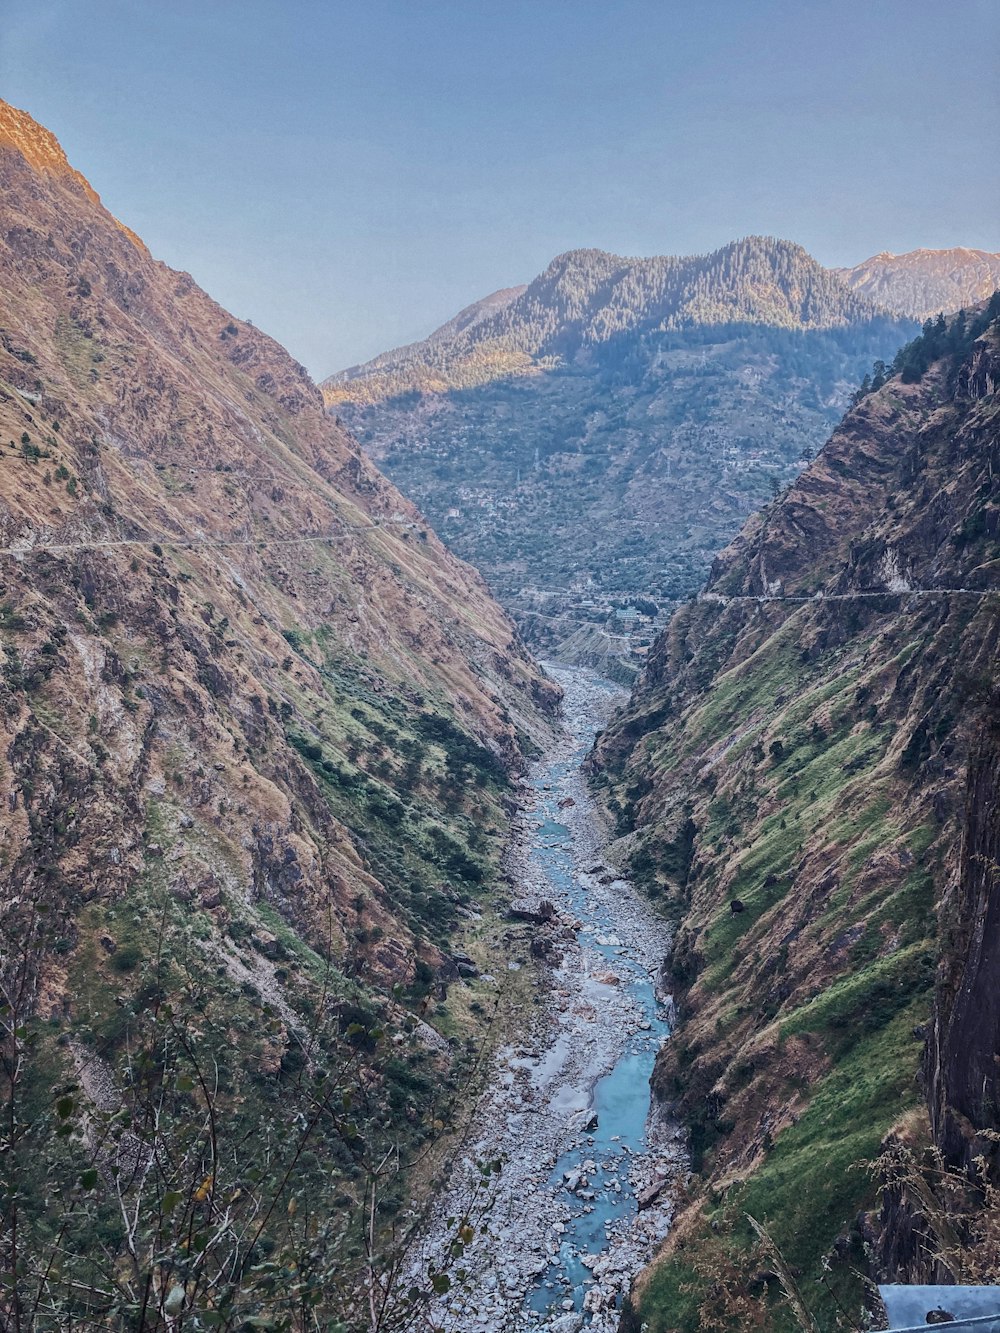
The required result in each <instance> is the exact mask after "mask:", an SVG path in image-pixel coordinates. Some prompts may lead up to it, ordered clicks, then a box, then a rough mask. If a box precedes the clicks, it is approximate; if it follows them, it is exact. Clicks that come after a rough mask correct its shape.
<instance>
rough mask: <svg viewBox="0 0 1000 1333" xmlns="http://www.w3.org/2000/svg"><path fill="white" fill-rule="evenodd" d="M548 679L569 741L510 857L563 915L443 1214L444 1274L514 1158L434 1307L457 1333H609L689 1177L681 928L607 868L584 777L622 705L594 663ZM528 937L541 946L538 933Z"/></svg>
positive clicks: (520, 880)
mask: <svg viewBox="0 0 1000 1333" xmlns="http://www.w3.org/2000/svg"><path fill="white" fill-rule="evenodd" d="M546 667H547V670H548V671H549V673H550V675H551V676H552V677H553V678H554V679H555V680H557V681H558V682H559V684H560V685H561V686H562V687H563V689H564V691H565V699H564V704H563V720H564V725H565V734H564V737H563V739H562V740H561V741H559V742H557V743H556V744H555V745H554V746H553V747H552V748H551V750H550V751H549V752H548V753H547V754H546V755H545V756H544V757H543V758H542V759H541V760H539V761H538V762H537V763H536V764H535V765H534V766H533V767H532V770H531V772H530V773H529V775H528V776H527V777H526V778H525V779H524V780H523V785H524V801H523V804H522V810H521V813H520V816H519V818H518V819H517V821H516V823H515V828H514V836H513V840H512V845H511V848H510V852H509V860H508V873H509V875H510V878H511V880H512V882H513V884H514V890H515V891H514V895H513V896H514V898H515V899H517V900H520V901H521V902H522V903H524V904H527V905H536V906H537V905H538V904H539V903H540V902H542V901H547V902H549V903H551V904H552V905H553V907H554V908H555V916H554V917H553V918H552V919H551V920H549V921H548V922H546V923H545V925H544V931H543V933H544V935H545V938H546V940H547V941H549V942H550V952H549V954H548V957H547V960H546V962H545V963H543V964H542V965H541V968H540V970H541V974H542V979H541V983H540V984H541V985H542V986H543V987H544V1003H542V1004H541V1005H538V1006H537V1007H536V1013H535V1015H534V1016H533V1018H532V1020H531V1023H530V1025H526V1027H525V1029H524V1030H523V1031H520V1032H519V1033H518V1034H517V1037H516V1039H512V1040H510V1041H509V1042H506V1043H501V1045H500V1046H499V1049H498V1050H497V1051H496V1053H495V1056H494V1058H493V1062H492V1067H491V1069H490V1071H489V1073H488V1075H487V1082H486V1091H485V1093H484V1095H483V1098H482V1100H481V1101H480V1103H479V1105H478V1107H477V1110H476V1113H475V1119H474V1123H473V1126H472V1129H471V1132H470V1134H469V1137H468V1140H467V1142H466V1146H465V1149H464V1155H463V1157H462V1160H461V1161H460V1162H458V1163H457V1164H456V1166H455V1168H454V1170H453V1172H452V1176H451V1181H450V1185H449V1188H448V1190H447V1191H446V1193H445V1196H444V1197H443V1198H442V1199H441V1200H440V1202H439V1204H438V1207H437V1209H436V1210H435V1217H436V1224H435V1225H433V1226H432V1228H431V1234H430V1236H429V1238H428V1241H427V1248H426V1249H425V1258H429V1259H430V1260H431V1261H432V1262H433V1259H434V1256H435V1253H437V1254H440V1252H441V1246H442V1244H443V1238H444V1237H445V1236H447V1235H450V1234H451V1232H450V1231H449V1227H448V1221H447V1219H448V1218H449V1217H454V1216H455V1215H456V1214H457V1215H459V1216H461V1215H462V1214H463V1213H464V1212H465V1210H466V1205H467V1200H468V1199H469V1197H470V1192H471V1190H472V1188H473V1183H474V1181H475V1180H476V1178H477V1176H478V1166H477V1163H479V1162H482V1161H484V1160H497V1159H499V1160H500V1161H501V1162H502V1163H503V1166H502V1169H501V1171H500V1173H499V1175H498V1177H497V1178H496V1183H495V1185H494V1186H493V1190H494V1193H493V1196H492V1198H491V1202H490V1206H489V1208H488V1210H487V1212H486V1213H485V1214H484V1215H483V1216H482V1217H481V1218H479V1219H478V1220H477V1223H476V1225H477V1235H476V1237H475V1239H474V1240H473V1241H472V1242H471V1244H470V1245H469V1246H468V1247H467V1249H466V1253H465V1255H464V1256H463V1259H462V1265H463V1267H464V1269H465V1272H466V1275H467V1276H466V1278H465V1280H464V1281H461V1282H456V1283H455V1284H454V1285H453V1286H452V1289H451V1291H450V1292H449V1293H448V1294H447V1295H446V1296H444V1297H442V1298H440V1299H439V1300H438V1301H437V1302H436V1303H435V1309H434V1312H433V1313H434V1319H435V1321H436V1322H437V1324H438V1325H439V1326H440V1327H441V1328H442V1329H444V1330H449V1331H451V1333H500V1331H501V1330H504V1331H505V1333H507V1331H510V1330H519V1329H547V1330H556V1333H577V1330H579V1329H582V1328H585V1327H586V1328H588V1329H591V1330H592V1331H593V1333H612V1330H614V1329H616V1328H617V1326H618V1321H619V1317H620V1310H621V1304H622V1300H623V1298H624V1296H625V1294H626V1293H627V1292H628V1290H629V1287H630V1285H631V1281H632V1278H633V1277H634V1276H635V1274H636V1273H637V1272H638V1271H639V1270H640V1269H641V1268H642V1267H643V1266H644V1265H645V1264H646V1263H647V1262H648V1261H649V1260H650V1259H651V1257H652V1255H653V1254H654V1253H655V1250H656V1248H657V1247H658V1245H659V1243H660V1242H661V1241H662V1239H663V1237H664V1236H665V1235H666V1232H667V1230H668V1228H669V1224H670V1219H671V1213H672V1205H673V1195H674V1188H673V1187H674V1185H675V1184H676V1183H677V1182H678V1181H679V1180H680V1179H681V1178H682V1176H683V1173H684V1153H683V1142H682V1135H681V1133H680V1132H679V1131H678V1130H677V1129H676V1128H675V1127H674V1126H672V1125H670V1124H668V1123H666V1122H665V1121H664V1119H663V1118H662V1116H661V1114H660V1113H659V1112H658V1110H657V1108H656V1107H654V1106H651V1102H650V1089H649V1078H650V1074H651V1073H652V1069H653V1062H654V1060H655V1057H656V1053H657V1051H658V1049H659V1047H660V1045H661V1044H662V1042H664V1041H666V1040H667V1038H668V1034H669V1026H670V1019H671V1015H672V1004H671V1001H670V997H669V996H668V995H667V994H665V993H664V992H663V990H662V989H661V986H660V969H661V966H662V963H663V958H664V955H665V953H666V949H667V946H668V944H669V929H668V927H667V925H666V923H665V922H664V920H663V918H662V917H660V916H658V914H657V913H656V912H655V911H654V910H653V908H652V907H651V906H650V904H649V903H648V901H647V900H646V899H644V898H643V897H642V896H641V895H640V894H639V893H638V892H637V891H636V890H635V889H634V888H633V887H632V885H631V884H630V883H629V882H628V881H627V880H625V879H622V878H621V877H620V876H618V875H617V873H616V872H615V871H614V870H613V869H612V868H611V867H610V866H609V865H608V864H607V863H606V862H605V861H604V859H603V858H602V855H601V847H602V844H603V842H604V837H605V835H604V831H603V827H602V823H601V819H600V816H599V814H598V811H597V809H596V808H595V805H594V802H593V800H592V799H591V797H590V794H589V792H588V790H587V785H586V782H585V781H584V778H583V776H582V773H581V764H582V762H583V760H584V759H585V757H586V755H587V753H588V752H589V750H590V747H591V745H592V744H593V739H594V736H595V734H596V732H597V731H598V730H599V729H600V728H601V727H602V726H603V725H604V723H605V722H606V720H607V718H608V716H609V715H610V713H611V712H612V711H613V710H614V708H615V707H616V706H617V705H618V704H619V703H621V702H622V701H623V699H624V697H625V692H624V691H623V690H621V689H620V688H619V687H618V686H615V685H612V684H610V683H609V682H607V681H605V680H602V679H601V678H600V677H599V676H596V675H595V674H594V673H593V672H590V671H587V670H586V669H584V668H580V667H563V666H558V665H552V664H546ZM546 910H547V909H546ZM520 929H523V930H524V931H525V943H526V945H527V946H528V947H530V938H531V937H532V936H533V932H538V931H539V929H540V927H538V926H537V925H536V926H532V925H531V924H528V925H526V926H523V927H520ZM552 941H554V945H552V943H551V942H552ZM515 952H516V949H515ZM519 966H520V964H519V963H518V962H517V961H516V960H513V959H512V960H511V961H510V962H509V963H505V962H499V961H498V963H497V968H498V969H499V968H506V967H510V968H511V969H516V968H518V967H519ZM495 980H496V982H497V984H499V985H502V984H503V977H502V976H500V975H498V976H497V977H496V978H495ZM640 1202H641V1204H642V1207H641V1208H640Z"/></svg>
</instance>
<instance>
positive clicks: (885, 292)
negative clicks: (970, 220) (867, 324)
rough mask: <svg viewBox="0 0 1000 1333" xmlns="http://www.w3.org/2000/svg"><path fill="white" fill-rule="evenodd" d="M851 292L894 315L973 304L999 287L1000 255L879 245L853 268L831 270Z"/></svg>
mask: <svg viewBox="0 0 1000 1333" xmlns="http://www.w3.org/2000/svg"><path fill="white" fill-rule="evenodd" d="M831 271H832V272H833V273H834V274H836V276H837V277H839V278H842V279H843V280H844V282H845V283H846V284H847V285H848V287H850V288H851V290H852V291H854V292H859V293H860V294H861V295H862V296H867V297H868V298H869V299H870V300H872V301H874V302H876V304H878V305H880V306H883V307H884V308H885V309H886V310H891V311H893V312H894V313H895V314H897V315H905V316H910V317H911V318H916V319H921V320H923V319H930V318H931V317H932V316H934V315H936V314H938V313H939V312H940V311H944V312H945V313H954V312H955V311H957V310H960V309H961V308H962V307H963V306H973V305H976V304H977V303H979V302H981V301H985V300H988V299H989V297H990V296H991V295H992V294H993V292H995V291H996V289H997V288H998V287H1000V254H990V253H989V252H988V251H986V250H968V249H966V248H965V247H964V246H956V247H955V248H954V249H951V250H911V251H909V252H908V253H907V254H905V255H894V254H890V253H889V251H888V250H883V251H882V253H881V254H877V255H873V256H872V257H871V259H866V260H865V261H864V263H862V264H855V266H854V268H835V269H833V270H831Z"/></svg>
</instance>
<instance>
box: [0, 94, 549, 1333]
mask: <svg viewBox="0 0 1000 1333" xmlns="http://www.w3.org/2000/svg"><path fill="white" fill-rule="evenodd" d="M0 189H2V195H3V209H4V228H3V231H2V234H0V585H2V586H0V646H2V651H0V801H2V803H3V808H4V811H5V818H4V821H3V826H2V828H0V859H2V866H3V876H2V885H0V1057H2V1065H0V1096H2V1101H3V1105H4V1113H3V1125H4V1129H3V1147H4V1151H3V1154H2V1156H3V1166H2V1168H0V1169H2V1171H3V1173H4V1174H3V1189H2V1190H0V1193H2V1201H0V1209H2V1217H0V1221H2V1226H0V1261H2V1262H0V1267H2V1269H3V1271H4V1273H5V1284H4V1286H3V1288H2V1289H0V1323H2V1324H3V1326H4V1327H9V1328H27V1327H31V1328H36V1329H43V1328H64V1327H68V1326H69V1324H70V1323H72V1324H73V1325H74V1326H75V1325H76V1324H77V1322H78V1321H79V1322H80V1323H81V1326H83V1325H86V1326H90V1327H93V1326H99V1327H101V1328H108V1329H113V1328H132V1327H138V1326H141V1327H143V1328H153V1327H156V1328H160V1327H165V1326H166V1321H167V1320H168V1319H170V1320H174V1319H175V1317H176V1316H177V1315H178V1313H179V1312H180V1311H182V1310H191V1311H195V1310H196V1311H197V1312H198V1319H199V1321H200V1322H199V1323H198V1325H197V1326H198V1327H210V1326H211V1327H226V1328H236V1327H246V1326H248V1325H246V1324H245V1320H247V1319H250V1320H251V1322H253V1321H254V1320H261V1321H264V1322H262V1323H259V1324H255V1325H254V1326H266V1327H272V1326H273V1327H290V1326H291V1325H290V1324H289V1323H288V1320H290V1319H292V1315H291V1314H290V1313H289V1311H290V1310H291V1309H293V1308H294V1310H295V1311H297V1313H296V1314H295V1316H294V1317H295V1318H296V1319H298V1318H299V1317H300V1316H301V1317H302V1318H304V1317H305V1316H304V1315H303V1314H302V1311H304V1310H308V1311H310V1312H312V1313H311V1314H310V1318H313V1317H315V1318H321V1319H323V1320H324V1321H326V1322H329V1321H330V1320H335V1318H336V1317H337V1316H338V1314H339V1313H341V1312H342V1308H345V1306H346V1304H349V1302H350V1300H351V1299H353V1295H352V1293H353V1292H354V1288H353V1286H352V1283H353V1280H354V1277H355V1276H356V1274H357V1272H358V1271H360V1270H359V1267H358V1266H359V1265H360V1264H361V1263H362V1259H363V1257H364V1250H363V1247H362V1240H361V1238H362V1235H363V1236H364V1241H365V1244H367V1245H368V1246H369V1248H370V1247H371V1246H372V1245H373V1244H374V1245H376V1246H378V1245H381V1243H382V1240H383V1238H384V1236H385V1234H386V1229H387V1228H391V1227H392V1225H393V1222H392V1219H393V1218H394V1217H395V1215H396V1212H397V1211H398V1209H399V1207H400V1201H401V1198H402V1197H403V1195H404V1193H405V1188H406V1185H407V1183H408V1180H406V1179H404V1174H403V1173H402V1172H401V1171H400V1169H399V1168H400V1165H401V1164H402V1165H404V1166H405V1164H406V1162H407V1160H408V1157H407V1154H408V1153H412V1152H414V1151H416V1149H417V1148H418V1147H419V1146H420V1145H421V1144H422V1143H423V1142H424V1141H425V1140H426V1138H427V1137H428V1135H429V1134H430V1135H433V1132H434V1131H433V1130H432V1129H431V1128H429V1126H430V1125H432V1124H433V1122H434V1121H435V1120H441V1119H443V1118H444V1119H446V1118H447V1111H446V1109H445V1105H444V1103H445V1102H446V1101H447V1099H448V1098H449V1097H451V1096H452V1093H453V1092H454V1089H455V1088H456V1087H458V1086H459V1082H460V1080H461V1078H462V1077H463V1074H462V1070H463V1062H465V1061H466V1053H465V1046H464V1044H463V1040H462V1038H463V1037H464V1036H469V1037H470V1039H474V1037H475V1034H476V1032H477V1031H479V1030H481V1028H482V1026H483V1023H484V1022H485V1010H483V1009H482V1008H481V1006H479V1005H478V1002H476V1001H475V996H474V993H473V991H472V990H470V989H469V988H468V987H464V986H463V987H461V988H460V989H461V995H460V996H458V997H457V998H456V997H452V999H451V1000H449V998H448V987H449V984H450V983H451V982H452V981H454V980H455V979H456V978H457V977H458V975H459V967H458V964H456V962H455V960H454V958H453V957H452V953H453V951H454V950H455V949H456V947H457V946H458V943H459V933H460V930H462V929H466V928H467V927H468V926H469V925H470V923H471V922H472V921H473V919H474V916H475V913H474V910H473V904H479V905H480V906H483V905H484V904H485V902H486V900H487V897H488V893H489V889H490V886H491V885H492V884H493V882H494V880H495V877H496V871H497V862H498V857H499V850H500V847H501V846H502V841H503V834H504V831H505V829H506V824H507V813H508V806H509V805H510V803H511V796H510V792H509V780H510V775H511V773H512V772H514V771H516V770H517V769H518V767H519V766H520V765H521V763H522V761H523V757H524V755H525V753H526V751H530V749H531V748H532V744H533V742H532V739H531V738H532V735H540V734H543V733H544V730H545V727H546V726H547V720H546V719H547V717H548V715H549V714H551V712H552V710H553V708H554V706H555V703H556V700H557V697H558V690H557V689H556V687H555V686H554V685H552V683H551V682H549V681H547V680H546V679H544V678H543V677H542V676H541V674H540V672H539V670H538V669H537V667H536V666H535V665H534V663H533V662H532V660H531V659H530V658H529V656H528V655H527V653H526V652H525V650H524V648H523V646H522V644H521V642H520V640H519V638H518V636H517V634H516V632H515V630H514V627H513V625H512V624H511V623H510V622H509V621H508V619H507V618H506V616H505V615H504V613H503V612H502V611H501V610H500V608H499V607H498V606H497V605H496V603H495V602H494V601H493V600H492V599H491V597H490V595H489V593H488V592H487V590H486V587H485V585H484V584H483V582H482V580H481V578H480V577H479V576H478V575H477V574H476V573H475V572H474V571H472V570H471V569H469V568H468V567H466V566H464V565H462V564H461V563H460V562H459V561H458V560H456V559H455V558H454V557H452V556H451V555H449V554H448V553H447V552H446V551H445V549H444V548H443V547H442V546H441V544H440V543H439V542H438V541H437V539H436V538H435V537H434V535H433V534H432V533H431V532H430V531H429V530H428V528H427V527H426V525H425V523H424V521H423V520H422V518H421V516H420V515H419V513H418V512H417V511H416V510H415V509H414V507H413V506H412V505H411V504H410V503H409V502H408V501H406V500H404V499H403V498H402V497H401V496H400V494H399V493H398V492H397V491H396V490H395V489H394V488H393V487H392V486H391V485H390V484H389V483H388V482H387V481H385V479H384V478H383V477H382V476H381V475H380V474H379V473H378V472H377V471H376V470H375V468H374V466H373V465H372V464H370V463H369V462H368V461H367V460H366V459H365V458H364V456H363V455H362V454H361V452H360V450H359V449H358V447H357V445H356V444H355V443H354V441H353V440H352V439H351V438H350V437H349V436H348V435H347V434H346V433H345V432H344V431H343V430H342V429H340V428H339V427H337V426H336V425H335V424H334V423H333V422H332V421H331V419H330V418H329V416H327V415H326V414H325V413H324V410H323V403H322V398H321V395H320V393H319V390H318V389H317V388H316V387H315V385H313V384H312V382H311V381H310V380H309V378H308V376H307V374H306V372H305V370H304V369H303V368H302V367H301V366H299V365H297V364H296V363H295V362H294V361H293V360H292V359H291V358H290V357H289V356H288V355H287V353H286V352H285V351H284V350H283V349H282V348H280V347H279V346H277V344H275V343H274V342H272V341H271V340H270V339H269V338H267V337H266V336H265V335H263V334H262V333H260V332H259V331H258V330H256V329H254V328H252V327H251V326H249V325H247V324H244V323H242V322H240V321H237V320H234V319H233V318H232V317H231V316H230V315H229V314H228V313H227V312H226V311H224V310H222V309H221V308H220V307H219V306H217V305H216V304H215V303H214V302H213V301H212V300H211V299H210V298H209V297H208V296H206V295H205V293H204V292H202V291H201V290H200V289H199V288H198V287H197V286H196V285H195V283H194V282H193V281H192V280H191V278H190V277H189V276H188V275H187V274H184V273H178V272H174V271H173V270H171V269H168V268H167V267H166V266H164V265H163V264H160V263H157V262H156V261H154V260H153V258H152V257H151V256H150V255H149V253H148V251H147V250H146V248H145V246H144V245H143V243H142V242H141V241H140V240H139V239H138V238H137V237H136V236H135V235H134V234H132V233H131V232H130V231H128V229H127V228H125V227H123V226H121V225H119V224H118V223H116V221H115V219H113V218H112V217H111V216H110V215H109V214H108V213H107V212H106V211H105V210H104V209H103V208H102V207H101V205H100V201H99V199H98V198H97V196H96V194H95V193H94V192H93V190H92V189H91V187H90V186H89V185H88V184H87V183H86V182H85V181H84V180H83V179H82V178H81V177H80V176H79V175H78V174H77V173H76V172H74V171H73V170H72V169H71V168H70V166H69V164H68V163H67V162H66V159H65V157H64V156H63V154H62V151H61V149H60V148H59V145H58V143H57V142H56V141H55V139H54V138H53V137H52V135H51V134H49V133H48V132H47V131H46V130H44V129H43V128H42V127H40V126H38V125H37V124H35V123H34V122H33V121H32V120H31V119H30V117H28V116H27V115H25V114H24V113H22V112H19V111H17V110H15V109H14V108H12V107H10V106H8V105H6V104H5V103H0ZM463 947H471V948H473V949H476V948H478V947H479V945H477V944H476V942H475V940H472V941H471V942H470V943H468V944H463ZM462 966H463V967H464V968H465V970H466V972H467V973H469V972H470V971H471V972H474V971H475V967H474V965H472V964H470V963H469V961H468V960H466V961H465V962H464V963H463V964H462ZM474 1009H479V1011H480V1013H482V1014H483V1018H478V1017H477V1015H476V1013H475V1012H473V1010H474ZM380 1034H381V1035H380ZM449 1038H450V1039H451V1040H450V1042H449ZM385 1136H388V1137H385ZM386 1143H391V1144H392V1145H394V1153H395V1155H394V1156H393V1155H390V1158H387V1159H385V1160H384V1161H383V1158H382V1154H384V1152H385V1150H386V1148H385V1145H386ZM379 1162H382V1168H381V1175H380V1176H379V1177H378V1178H377V1181H376V1180H375V1177H373V1175H372V1171H373V1165H372V1164H373V1163H374V1164H375V1165H377V1164H378V1163H379ZM373 1182H374V1183H373ZM376 1184H377V1191H378V1194H377V1198H376V1197H374V1195H373V1194H372V1191H373V1189H375V1187H376ZM296 1217H298V1219H299V1220H298V1221H297V1222H295V1221H293V1220H292V1219H294V1218H296ZM282 1272H284V1273H285V1277H284V1278H282V1279H281V1280H280V1281H279V1280H278V1278H277V1277H276V1274H280V1273H282ZM291 1272H294V1273H295V1274H296V1277H295V1279H294V1280H293V1279H292V1278H290V1277H288V1274H289V1273H291ZM8 1274H13V1275H14V1277H13V1280H12V1281H7V1275H8ZM368 1299H369V1297H368V1295H366V1296H365V1300H368ZM338 1301H339V1302H341V1304H340V1305H338ZM271 1319H274V1320H277V1321H278V1322H277V1323H274V1324H272V1323H269V1322H267V1321H268V1320H271ZM143 1320H145V1321H146V1322H143ZM282 1321H285V1322H282ZM171 1326H174V1324H173V1323H172V1324H171ZM192 1326H194V1325H192ZM295 1326H296V1327H300V1326H305V1325H301V1324H295ZM309 1326H313V1325H312V1324H310V1325H309ZM324 1326H325V1325H324Z"/></svg>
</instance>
